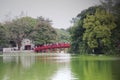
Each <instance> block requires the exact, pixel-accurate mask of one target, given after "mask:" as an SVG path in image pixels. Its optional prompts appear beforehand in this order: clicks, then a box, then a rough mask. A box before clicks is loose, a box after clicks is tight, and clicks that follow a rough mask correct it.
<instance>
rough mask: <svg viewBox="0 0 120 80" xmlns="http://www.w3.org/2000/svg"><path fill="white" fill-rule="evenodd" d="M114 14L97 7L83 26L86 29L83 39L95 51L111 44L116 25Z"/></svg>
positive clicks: (99, 50)
mask: <svg viewBox="0 0 120 80" xmlns="http://www.w3.org/2000/svg"><path fill="white" fill-rule="evenodd" d="M114 21H115V19H114V16H113V15H112V14H110V13H108V12H107V11H105V10H101V9H97V10H96V12H95V15H87V17H86V18H85V19H84V25H83V27H84V28H85V29H86V30H85V33H84V35H83V40H84V41H86V42H87V44H88V46H89V47H90V48H91V49H93V50H94V51H95V52H99V53H102V52H101V51H102V50H103V48H109V47H110V45H111V34H112V33H111V31H112V30H113V29H114V28H115V27H116V24H115V22H114Z"/></svg>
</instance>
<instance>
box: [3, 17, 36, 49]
mask: <svg viewBox="0 0 120 80" xmlns="http://www.w3.org/2000/svg"><path fill="white" fill-rule="evenodd" d="M35 24H36V19H34V18H31V17H21V18H17V19H14V20H12V21H11V22H7V23H5V26H6V27H7V29H8V31H7V32H8V33H7V35H8V39H9V40H10V42H11V41H12V42H14V43H16V44H17V45H18V49H20V48H21V42H22V40H23V38H30V35H31V33H32V31H33V28H34V26H35Z"/></svg>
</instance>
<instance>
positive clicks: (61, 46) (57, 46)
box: [34, 43, 70, 53]
mask: <svg viewBox="0 0 120 80" xmlns="http://www.w3.org/2000/svg"><path fill="white" fill-rule="evenodd" d="M67 48H70V44H69V43H53V44H46V45H39V46H36V47H35V48H34V51H35V52H42V53H48V52H50V53H56V52H57V51H58V52H61V51H64V52H65V51H66V49H67Z"/></svg>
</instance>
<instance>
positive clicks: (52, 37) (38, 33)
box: [33, 17, 57, 44]
mask: <svg viewBox="0 0 120 80" xmlns="http://www.w3.org/2000/svg"><path fill="white" fill-rule="evenodd" d="M36 24H37V25H36V26H35V28H34V29H35V31H34V32H33V34H34V38H33V39H34V41H35V44H46V43H52V42H56V40H57V33H56V31H55V29H54V28H53V27H52V26H51V25H52V24H51V20H49V19H45V18H43V17H38V18H37V23H36Z"/></svg>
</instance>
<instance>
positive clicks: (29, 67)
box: [0, 54, 120, 80]
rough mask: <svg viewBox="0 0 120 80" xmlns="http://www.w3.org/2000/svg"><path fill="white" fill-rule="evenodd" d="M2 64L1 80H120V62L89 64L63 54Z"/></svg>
mask: <svg viewBox="0 0 120 80" xmlns="http://www.w3.org/2000/svg"><path fill="white" fill-rule="evenodd" d="M0 60H1V61H0V80H120V76H119V74H120V71H119V68H120V61H113V60H108V61H104V60H102V61H99V60H90V61H88V60H80V59H79V58H77V57H76V58H71V56H70V55H65V56H63V54H60V55H59V56H58V55H57V56H53V55H52V56H12V57H11V56H3V57H0Z"/></svg>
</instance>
